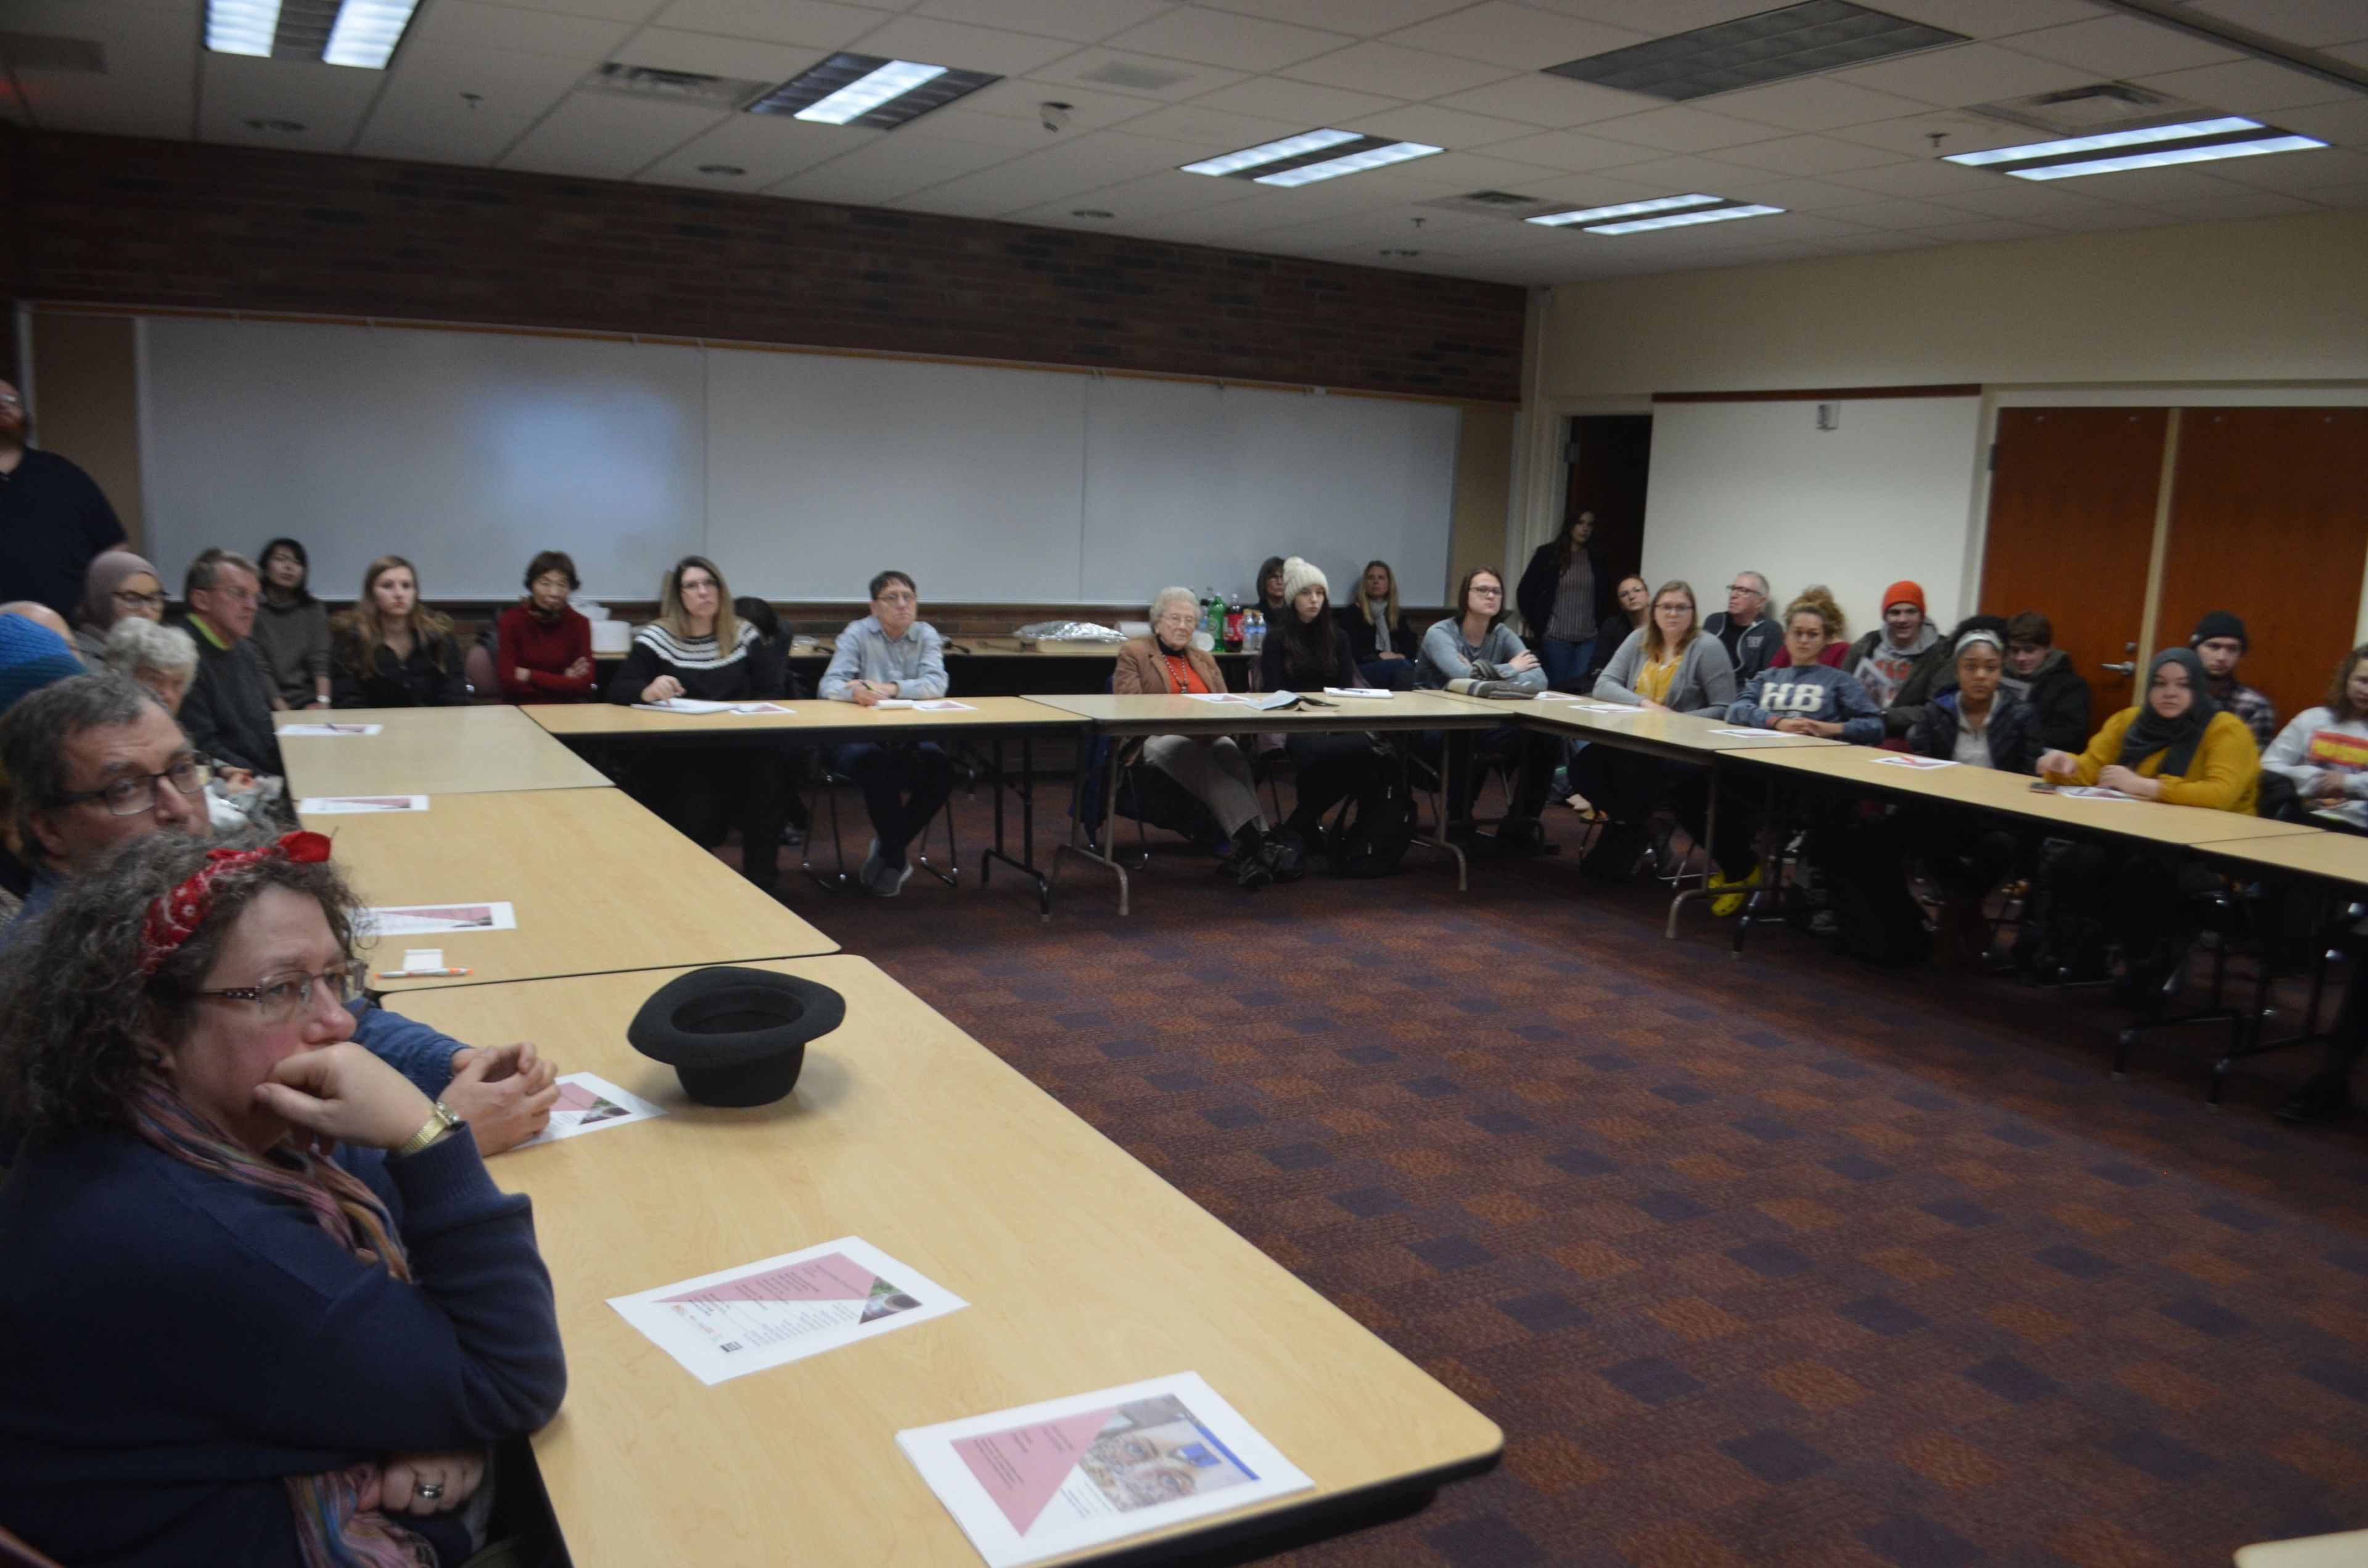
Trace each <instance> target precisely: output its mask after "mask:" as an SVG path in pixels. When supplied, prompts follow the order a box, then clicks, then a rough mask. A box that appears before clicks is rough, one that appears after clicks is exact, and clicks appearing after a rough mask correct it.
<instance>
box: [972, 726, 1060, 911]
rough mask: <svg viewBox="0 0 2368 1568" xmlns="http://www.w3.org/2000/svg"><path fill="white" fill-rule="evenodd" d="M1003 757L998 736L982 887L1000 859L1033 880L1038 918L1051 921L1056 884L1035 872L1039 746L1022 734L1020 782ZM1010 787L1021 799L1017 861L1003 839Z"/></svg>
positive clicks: (980, 864)
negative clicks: (991, 836)
mask: <svg viewBox="0 0 2368 1568" xmlns="http://www.w3.org/2000/svg"><path fill="white" fill-rule="evenodd" d="M1003 756H1004V753H1003V737H1002V736H1001V735H997V736H996V737H995V756H994V759H993V760H992V761H990V762H988V763H987V768H988V771H990V772H992V773H993V774H994V775H995V846H994V847H993V848H991V849H987V850H985V851H983V852H982V853H981V854H980V856H979V858H978V880H979V885H980V886H982V887H984V886H985V884H986V881H987V875H988V868H989V867H990V866H992V865H993V864H994V863H995V862H996V861H997V860H1000V861H1002V862H1003V863H1004V864H1005V865H1007V866H1008V867H1010V868H1011V869H1014V870H1016V871H1018V872H1019V873H1020V874H1021V875H1023V876H1026V877H1028V878H1030V879H1031V880H1033V881H1034V882H1035V883H1036V913H1037V916H1038V918H1040V919H1043V920H1050V919H1051V918H1053V881H1052V879H1051V878H1049V877H1047V876H1046V875H1045V874H1044V873H1043V872H1042V871H1040V870H1038V869H1036V775H1035V771H1034V766H1035V761H1036V743H1035V739H1034V737H1032V736H1029V735H1022V736H1021V737H1020V738H1019V768H1020V776H1019V779H1018V781H1017V782H1015V781H1013V779H1012V778H1011V775H1010V774H1009V772H1008V771H1007V770H1006V768H1005V767H1004V762H1003ZM1007 788H1008V789H1009V790H1013V791H1015V792H1016V793H1017V794H1018V795H1019V832H1020V846H1021V848H1020V858H1019V859H1017V860H1015V859H1013V858H1011V853H1010V849H1009V846H1008V844H1007V843H1006V841H1005V838H1004V824H1003V792H1004V790H1006V789H1007Z"/></svg>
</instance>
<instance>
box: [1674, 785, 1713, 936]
mask: <svg viewBox="0 0 2368 1568" xmlns="http://www.w3.org/2000/svg"><path fill="white" fill-rule="evenodd" d="M1702 766H1703V767H1707V768H1709V769H1710V803H1709V804H1708V805H1707V806H1705V807H1704V808H1703V809H1702V837H1703V839H1704V840H1705V842H1704V843H1703V845H1702V886H1700V887H1698V888H1690V887H1686V886H1684V885H1682V884H1683V883H1684V881H1685V878H1684V877H1683V876H1680V877H1679V879H1678V881H1679V884H1680V885H1679V889H1678V892H1677V896H1676V897H1674V898H1672V899H1670V900H1669V923H1668V927H1667V929H1665V930H1664V931H1663V932H1662V935H1664V936H1666V937H1671V938H1675V937H1676V936H1677V934H1678V911H1679V910H1680V909H1682V908H1684V907H1685V903H1686V900H1688V899H1690V898H1702V899H1706V898H1708V897H1710V892H1711V888H1710V869H1711V867H1712V866H1713V865H1715V864H1716V863H1717V862H1716V861H1714V860H1713V858H1711V848H1710V846H1711V845H1713V844H1715V843H1717V842H1718V758H1717V757H1716V756H1712V757H1711V759H1710V760H1709V761H1707V762H1705V763H1703V764H1702Z"/></svg>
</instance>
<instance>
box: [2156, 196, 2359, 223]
mask: <svg viewBox="0 0 2368 1568" xmlns="http://www.w3.org/2000/svg"><path fill="white" fill-rule="evenodd" d="M2154 210H2156V211H2157V212H2160V213H2163V214H2164V215H2166V216H2168V217H2171V218H2176V219H2177V220H2179V221H2180V222H2182V223H2216V222H2224V221H2226V220H2227V219H2231V218H2275V217H2279V216H2282V215H2283V214H2286V213H2290V212H2320V211H2324V210H2325V209H2324V208H2323V207H2321V206H2320V205H2319V204H2318V203H2317V202H2315V201H2307V200H2304V199H2301V198H2298V197H2293V196H2288V195H2286V194H2284V193H2283V191H2275V190H2232V191H2230V192H2229V193H2228V194H2227V195H2226V196H2206V197H2203V198H2201V199H2195V200H2192V201H2157V202H2156V203H2155V204H2154Z"/></svg>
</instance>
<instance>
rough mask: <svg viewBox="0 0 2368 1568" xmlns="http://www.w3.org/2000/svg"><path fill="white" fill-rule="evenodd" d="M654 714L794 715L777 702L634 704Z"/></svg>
mask: <svg viewBox="0 0 2368 1568" xmlns="http://www.w3.org/2000/svg"><path fill="white" fill-rule="evenodd" d="M633 706H634V707H636V708H647V709H649V710H651V711H653V712H656V713H794V712H796V711H797V710H796V709H794V708H784V707H782V706H781V705H780V703H778V702H701V701H700V700H699V699H697V698H694V697H669V698H667V699H666V700H665V701H663V702H636V703H634V704H633Z"/></svg>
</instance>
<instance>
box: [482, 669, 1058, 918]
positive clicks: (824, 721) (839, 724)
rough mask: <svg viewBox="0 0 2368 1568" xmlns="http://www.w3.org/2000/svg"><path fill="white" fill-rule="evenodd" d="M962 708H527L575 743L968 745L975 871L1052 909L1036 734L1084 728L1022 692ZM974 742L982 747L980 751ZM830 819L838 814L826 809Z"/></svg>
mask: <svg viewBox="0 0 2368 1568" xmlns="http://www.w3.org/2000/svg"><path fill="white" fill-rule="evenodd" d="M953 700H954V701H957V702H960V703H962V707H961V708H958V709H951V710H929V709H925V708H866V707H863V706H862V705H861V704H860V703H854V702H828V701H825V700H823V699H820V698H811V697H808V698H796V699H787V698H785V699H780V701H779V702H778V703H777V704H776V706H778V707H779V708H780V709H782V710H785V711H780V712H773V713H734V712H728V711H727V712H721V713H675V712H667V711H665V710H658V709H650V708H631V707H627V706H625V705H624V704H622V703H615V702H583V703H571V704H568V705H566V706H564V707H562V706H556V705H544V706H541V707H536V708H530V709H528V710H526V711H527V712H528V714H529V716H530V717H531V718H532V719H533V720H534V722H536V723H537V724H539V725H541V727H542V728H543V729H544V730H545V731H546V732H548V733H551V734H552V735H555V736H558V737H560V738H561V739H563V740H566V741H572V742H575V743H578V744H583V743H588V742H596V741H613V742H617V743H619V744H626V745H632V746H700V745H731V744H745V743H746V741H747V740H749V739H750V738H751V737H756V738H761V739H775V740H780V741H785V742H803V743H807V744H816V745H822V744H842V743H847V742H860V741H874V742H880V743H883V744H884V743H886V742H891V741H908V742H919V741H944V742H947V743H949V744H962V745H965V746H968V747H969V748H970V755H971V756H973V757H975V758H976V759H977V760H978V761H979V762H980V763H981V764H982V765H984V766H985V769H986V771H987V773H988V774H989V775H990V776H991V777H992V778H993V780H994V783H995V844H994V846H992V847H991V848H988V849H986V850H985V851H984V852H982V854H981V855H980V857H979V866H978V880H979V881H980V882H982V883H985V882H986V881H988V880H989V879H990V878H991V876H992V875H993V869H994V864H995V862H996V861H997V860H1000V861H1002V862H1003V863H1004V864H1005V865H1007V866H1008V867H1010V868H1011V869H1013V870H1016V871H1018V872H1019V873H1020V874H1021V875H1022V876H1024V877H1027V878H1028V879H1029V880H1030V881H1033V882H1034V883H1035V884H1036V907H1037V913H1038V914H1039V915H1042V916H1043V917H1045V918H1047V919H1049V918H1051V916H1052V914H1053V879H1052V878H1051V877H1049V876H1047V875H1045V874H1044V873H1043V872H1042V871H1041V870H1039V869H1037V867H1036V783H1035V767H1034V764H1035V760H1036V739H1037V737H1038V736H1040V735H1046V734H1057V733H1061V732H1063V731H1082V730H1083V728H1084V726H1083V724H1082V723H1081V722H1080V721H1079V720H1078V719H1077V718H1076V715H1074V714H1070V713H1064V712H1062V711H1061V710H1058V709H1055V708H1048V707H1045V706H1044V705H1043V704H1042V703H1039V702H1037V701H1034V700H1033V699H1029V698H1025V697H958V698H955V699H953ZM1014 736H1016V737H1017V738H1018V739H1019V771H1018V772H1017V773H1014V772H1012V771H1011V770H1010V769H1008V768H1007V767H1005V766H1004V754H1003V745H1004V742H1005V740H1006V739H1008V738H1010V737H1014ZM981 746H986V747H989V748H990V749H988V750H985V751H981V750H980V749H978V748H979V747H981ZM1007 790H1008V791H1009V792H1011V793H1013V794H1016V795H1018V796H1019V839H1020V849H1019V854H1018V855H1016V856H1015V855H1013V854H1012V853H1011V851H1010V847H1009V845H1008V842H1007V840H1006V837H1005V830H1004V807H1003V801H1004V795H1005V792H1006V791H1007ZM833 820H834V821H836V820H837V819H836V818H834V819H833Z"/></svg>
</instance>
